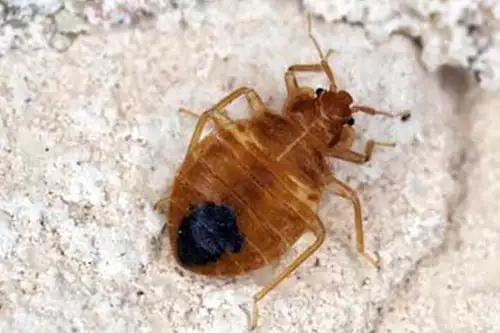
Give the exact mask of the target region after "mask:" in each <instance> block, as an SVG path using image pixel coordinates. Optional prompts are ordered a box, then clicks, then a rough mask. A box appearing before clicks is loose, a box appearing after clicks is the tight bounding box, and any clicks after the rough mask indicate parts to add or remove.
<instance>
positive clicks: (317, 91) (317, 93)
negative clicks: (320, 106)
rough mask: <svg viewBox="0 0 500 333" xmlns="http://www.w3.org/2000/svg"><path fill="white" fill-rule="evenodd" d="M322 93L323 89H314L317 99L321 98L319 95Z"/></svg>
mask: <svg viewBox="0 0 500 333" xmlns="http://www.w3.org/2000/svg"><path fill="white" fill-rule="evenodd" d="M324 92H325V89H323V88H318V89H316V95H317V96H318V97H319V96H321V94H322V93H324Z"/></svg>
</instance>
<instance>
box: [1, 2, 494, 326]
mask: <svg viewBox="0 0 500 333" xmlns="http://www.w3.org/2000/svg"><path fill="white" fill-rule="evenodd" d="M229 3H231V5H229ZM266 3H267V4H265V5H264V4H263V1H259V0H254V1H248V2H241V3H237V4H236V5H235V4H234V3H233V2H232V1H229V0H228V1H223V2H221V3H220V4H219V5H205V6H203V7H202V8H201V9H198V10H194V9H193V10H190V11H185V12H184V14H185V17H184V18H183V19H182V20H181V21H182V22H184V23H183V24H180V23H179V20H180V17H179V16H178V15H177V14H178V12H176V13H177V14H165V15H161V16H159V17H158V20H157V21H156V22H155V26H154V27H149V28H147V29H146V28H137V29H127V30H124V31H121V32H119V33H112V34H90V35H88V36H81V37H79V38H77V39H76V40H75V42H74V44H73V45H72V47H70V48H69V49H68V50H67V51H66V52H64V53H57V52H55V51H52V50H49V49H45V48H42V49H40V50H38V51H30V52H27V51H25V50H22V49H21V50H17V51H12V52H9V53H7V54H6V55H5V56H4V57H3V58H2V62H0V77H2V78H4V79H3V80H2V81H0V92H1V93H0V110H2V113H1V120H2V121H1V122H0V148H1V150H0V152H1V154H2V155H1V156H0V172H1V174H2V182H1V189H2V191H1V192H0V257H1V258H2V260H1V261H0V314H1V315H0V331H2V332H4V331H5V332H16V333H17V332H30V333H31V332H68V331H72V332H160V331H161V332H221V333H222V332H233V333H235V332H244V331H246V329H247V316H246V314H245V312H244V311H243V309H249V308H250V305H251V303H250V301H251V297H252V295H253V294H254V293H255V292H257V291H258V290H259V288H261V287H262V286H263V285H264V284H265V282H266V281H268V280H269V278H270V276H272V275H273V274H275V273H276V272H277V271H278V270H279V268H278V267H274V268H272V269H267V270H264V271H263V272H260V273H258V274H254V275H253V276H251V277H248V278H242V279H238V280H235V281H233V280H229V281H221V280H213V279H204V278H200V277H196V276H192V275H190V274H187V273H185V272H182V271H180V270H179V269H178V268H176V266H175V264H174V262H173V258H172V256H171V255H170V254H169V253H168V250H169V247H168V244H165V242H163V240H164V239H163V237H161V236H160V230H161V228H162V225H163V223H164V222H165V220H164V218H163V217H162V216H160V215H158V214H157V213H155V212H153V211H152V204H153V203H154V202H155V201H156V200H157V199H158V198H160V197H162V196H163V195H165V194H166V193H167V192H168V188H169V185H170V184H171V182H172V179H173V177H174V173H175V170H176V169H177V167H178V166H179V164H180V163H181V162H182V159H183V156H184V152H185V150H186V148H187V144H188V142H189V139H190V136H191V134H192V131H193V129H194V126H195V123H196V121H195V120H194V119H193V118H190V117H184V116H180V115H179V114H178V113H177V109H178V108H179V107H181V106H182V107H186V108H189V109H191V110H193V111H195V112H198V113H200V112H201V111H202V110H203V109H205V108H208V107H210V106H211V105H212V104H214V103H215V102H216V101H217V100H219V99H220V98H222V97H223V96H224V95H225V94H227V93H229V92H230V91H231V90H232V89H235V88H237V87H239V86H241V85H248V86H251V87H254V88H255V89H256V90H257V91H258V92H260V94H261V96H262V98H263V100H264V101H265V102H266V103H268V105H269V106H270V107H272V108H273V109H275V110H276V111H278V110H279V107H280V105H281V103H282V102H283V100H284V97H285V95H284V94H285V87H284V83H283V73H284V71H285V70H286V68H287V67H288V66H289V65H290V64H293V63H310V62H316V61H318V56H317V54H316V52H315V50H314V48H313V45H312V43H311V41H310V40H309V39H308V38H307V34H306V31H305V20H304V16H303V13H302V12H300V11H299V9H298V8H297V6H296V4H292V3H289V4H284V3H282V2H266ZM183 6H184V5H183ZM255 8H259V10H258V11H255V10H254V9H255ZM314 30H315V33H316V34H317V36H318V38H319V40H320V44H321V45H322V46H323V48H325V49H326V48H329V47H333V48H335V50H336V52H335V54H334V55H333V56H332V58H331V61H330V63H331V65H332V67H333V68H334V71H335V73H336V75H337V81H338V84H339V86H341V87H342V88H345V89H348V90H349V91H350V92H351V93H352V94H353V96H354V97H355V99H356V100H357V102H358V103H360V104H368V105H371V106H374V107H377V108H381V109H385V110H389V111H393V112H397V111H401V110H402V109H411V110H412V112H413V116H412V118H411V119H410V120H409V121H408V122H404V123H403V122H400V121H399V120H393V119H384V118H382V117H368V116H359V117H357V119H356V127H357V128H358V134H359V138H358V139H359V140H358V142H357V143H356V145H355V148H356V149H357V150H361V149H362V146H363V144H364V143H365V142H366V140H367V139H369V138H374V139H377V140H393V141H396V142H397V143H398V146H397V147H396V148H384V149H382V148H380V149H377V150H376V151H375V153H374V156H373V161H372V162H370V163H368V164H366V165H363V166H357V165H352V164H348V163H340V162H335V163H334V166H335V168H336V170H337V172H338V176H339V178H340V179H343V180H345V181H346V182H347V183H348V184H349V185H351V186H352V187H354V188H355V189H357V190H359V193H360V198H361V201H362V203H363V213H364V215H365V225H366V227H365V231H366V247H367V250H369V251H373V252H377V253H378V254H379V255H380V257H381V259H382V261H383V268H382V270H381V271H380V272H376V271H375V270H374V269H372V268H371V267H370V266H368V265H367V264H366V262H365V261H364V260H363V259H362V258H360V257H359V256H358V255H357V254H356V252H355V250H354V244H353V232H354V228H353V216H352V208H351V206H350V205H349V203H347V202H345V201H343V200H342V199H340V198H337V197H333V196H326V197H325V200H324V202H323V204H322V207H321V210H320V212H319V214H320V216H321V217H322V219H323V221H324V222H325V224H326V226H327V230H328V235H327V240H326V242H325V244H324V246H323V247H322V248H321V249H320V250H319V251H318V252H317V253H316V254H315V255H314V256H313V258H311V259H310V260H309V261H307V263H305V264H304V265H303V266H301V268H300V269H299V270H298V271H297V272H296V273H295V274H294V275H293V276H292V277H291V278H290V279H288V280H286V281H285V282H284V283H283V284H282V285H280V287H279V288H277V289H276V290H275V291H274V292H273V293H271V294H269V296H268V297H266V298H265V299H264V301H263V302H262V304H261V321H260V326H259V328H258V331H259V332H282V331H288V332H316V331H339V332H344V331H345V332H372V331H373V330H377V329H380V330H381V329H382V328H387V329H390V328H393V330H400V329H401V327H403V328H404V329H407V330H411V329H413V330H415V325H416V324H412V323H417V322H418V320H421V322H419V324H418V327H417V330H418V329H421V330H422V331H424V326H425V324H426V323H427V320H428V319H426V318H428V317H427V316H428V313H429V312H432V308H430V307H429V304H428V303H426V301H427V300H428V299H434V300H435V299H436V297H437V296H436V295H438V294H437V293H435V292H434V291H433V289H431V288H434V286H433V285H430V284H432V283H434V282H433V280H432V277H429V276H427V275H425V274H432V272H433V271H429V273H426V270H425V267H424V268H422V265H421V264H420V263H421V262H422V261H425V260H427V259H426V258H428V257H429V256H433V255H434V254H435V253H436V252H439V251H442V248H443V247H448V246H449V239H448V236H447V235H449V232H446V231H447V230H449V229H450V225H455V224H457V225H461V226H463V227H461V228H462V229H461V232H464V233H469V234H468V236H467V237H470V238H467V239H468V241H467V242H469V243H468V244H471V245H470V246H466V247H461V248H458V250H457V251H459V252H458V253H457V254H456V257H455V259H454V261H447V259H446V257H445V256H437V257H436V258H437V259H436V260H434V261H430V262H429V264H428V265H429V266H431V268H432V269H434V270H436V271H439V272H443V273H442V274H443V275H442V276H443V278H442V279H441V280H440V281H439V286H440V287H439V288H441V289H442V292H443V293H445V292H446V290H445V288H446V286H447V285H446V283H447V282H444V281H447V279H450V280H451V281H454V282H452V288H457V289H454V291H456V292H455V293H451V292H450V293H448V294H446V295H445V294H443V295H444V296H450V295H451V296H452V298H448V300H450V302H451V301H454V303H453V305H454V306H455V308H454V310H453V311H454V314H456V316H461V318H462V321H460V322H459V321H454V322H450V323H448V325H455V326H450V327H452V328H457V329H459V328H461V327H465V328H467V329H469V330H470V329H472V327H473V326H472V325H473V324H474V325H477V328H476V329H475V330H476V331H486V330H487V329H488V327H490V328H491V326H488V325H494V321H493V320H492V321H491V322H488V321H487V319H488V316H490V318H492V316H493V315H492V313H495V312H494V311H493V309H494V306H498V303H497V301H496V298H495V297H494V296H493V295H494V290H496V289H488V288H489V287H488V288H486V289H484V288H483V289H481V285H480V284H479V283H478V284H477V286H478V288H476V289H475V287H474V285H472V286H471V287H468V288H465V289H459V288H458V285H459V284H460V283H461V282H462V281H463V279H464V278H463V277H460V276H459V275H454V274H453V272H454V270H463V271H464V272H470V271H474V270H475V271H476V272H477V274H478V275H480V274H481V270H483V271H484V267H483V266H478V265H480V264H481V260H483V259H484V256H485V255H486V254H490V255H492V254H494V253H495V250H494V248H493V245H494V236H493V235H494V234H493V233H491V232H489V233H486V230H488V228H493V227H492V223H493V222H492V221H493V218H492V216H494V214H495V212H494V209H496V208H494V207H492V206H491V205H488V201H487V200H488V198H492V197H493V198H494V196H489V194H493V190H491V191H490V192H488V191H485V192H481V188H490V187H488V186H492V185H489V183H488V182H487V179H492V182H493V181H494V179H495V174H494V173H493V171H488V170H490V169H489V168H492V167H493V165H494V164H493V163H494V158H495V156H496V155H495V154H494V151H493V149H494V148H495V145H494V141H493V138H494V136H493V135H495V134H494V132H492V131H493V128H494V127H493V126H494V118H493V117H494V113H493V112H491V113H488V112H486V111H484V110H483V108H482V107H476V108H474V111H473V112H472V113H471V116H470V119H468V120H467V121H465V120H464V113H460V112H456V108H457V106H458V104H459V103H458V102H457V100H458V96H459V93H457V92H456V91H454V90H450V89H448V88H447V84H446V82H444V81H443V79H442V78H441V77H440V76H439V75H438V74H437V73H435V74H429V73H427V72H426V71H425V70H424V69H422V68H421V64H420V62H419V56H418V51H417V50H416V49H415V46H414V45H413V44H412V43H411V42H410V41H408V40H406V39H405V38H404V37H402V36H394V37H391V38H390V39H389V41H388V42H386V43H382V44H381V45H379V46H377V47H373V46H372V45H371V44H370V42H369V41H368V40H367V38H366V36H365V32H364V30H363V29H362V28H360V27H352V26H349V25H333V24H330V23H325V22H319V21H315V22H314ZM301 82H304V83H307V84H311V85H313V86H315V87H316V86H321V85H324V84H325V78H324V77H322V76H320V75H304V76H301ZM471 105H472V104H471ZM466 106H467V105H466ZM230 110H231V113H232V114H233V115H234V116H235V117H242V116H244V115H246V111H245V103H244V102H243V101H239V102H237V103H235V104H234V106H233V107H231V108H230ZM464 112H466V111H464ZM465 114H468V113H465ZM482 117H486V118H484V119H485V120H482V121H481V122H479V121H478V122H477V124H478V125H477V127H474V126H473V125H470V126H471V128H473V130H470V131H468V130H467V129H464V126H463V124H464V123H465V124H475V123H476V120H479V119H483V118H482ZM489 117H491V118H489ZM469 132H470V133H472V134H471V138H470V139H469V138H468V135H469ZM490 133H491V134H490ZM486 138H488V139H486ZM476 140H486V141H488V140H489V141H488V142H489V145H479V144H476ZM469 141H470V142H469ZM466 145H471V147H472V148H471V149H472V150H471V151H473V152H476V153H475V155H474V154H471V155H470V156H469V155H467V159H468V160H470V161H473V162H474V163H476V164H471V165H475V168H476V169H474V170H472V169H471V171H470V172H471V174H474V175H475V177H476V178H470V180H472V179H477V181H476V183H474V184H468V183H466V182H465V180H466V179H468V178H466V177H465V176H463V172H465V171H463V170H462V171H460V172H459V173H458V174H457V173H456V171H455V169H456V166H457V165H461V158H463V156H464V153H463V152H464V151H465V148H464V147H465V146H466ZM488 147H489V148H488ZM483 154H484V156H485V157H484V159H483V158H478V156H482V155H483ZM488 156H489V157H488ZM471 163H472V162H471ZM483 170H486V171H483ZM497 178H498V177H497ZM497 178H496V179H497ZM466 185H467V186H469V187H474V188H475V190H476V191H477V193H482V194H481V195H482V196H483V197H484V199H483V200H481V201H480V200H474V198H475V197H473V196H470V198H471V199H470V200H469V199H467V200H465V199H463V198H462V197H461V196H463V195H465V194H464V193H466V191H464V190H463V188H464V186H466ZM469 195H472V194H467V198H469ZM462 201H463V202H468V203H469V205H470V207H469V208H467V214H465V213H464V216H466V217H467V216H470V219H468V220H467V219H459V218H457V217H455V216H459V215H460V214H459V213H456V209H455V208H456V207H455V206H457V205H458V204H459V203H461V202H462ZM464 209H465V208H464ZM464 211H465V210H464ZM490 213H491V215H487V214H490ZM450 221H453V223H452V222H450ZM481 226H482V227H484V229H481V230H479V229H474V228H479V227H481ZM478 230H479V231H478ZM485 238H486V239H485ZM464 239H465V236H464ZM488 239H491V243H490V242H489V241H488ZM160 240H161V242H160ZM304 241H307V238H306V239H304ZM474 244H475V246H473V245H474ZM301 245H304V242H301ZM292 253H293V251H292ZM463 256H466V258H468V259H467V261H465V260H464V259H461V260H462V261H460V260H459V258H463ZM491 260H494V258H493V257H491ZM465 262H467V263H468V265H469V266H463V265H464V263H465ZM434 266H435V267H434ZM449 266H451V267H449ZM490 268H491V269H492V270H493V269H494V266H493V265H490ZM420 270H422V273H420ZM492 273H493V272H492ZM420 274H422V277H421V278H420ZM492 276H493V275H485V276H484V277H480V278H484V279H487V278H488V277H492ZM480 278H479V277H478V280H477V281H479V282H481V283H483V282H484V281H485V280H480ZM413 280H416V281H417V282H418V283H417V282H415V283H410V282H411V281H413ZM408 281H410V282H408ZM482 285H487V284H486V282H484V283H483V284H482ZM453 286H454V287H453ZM405 288H406V289H408V288H410V289H411V290H409V291H408V295H410V296H408V295H407V294H404V293H402V292H401V290H406V289H405ZM421 290H423V291H421ZM414 292H417V294H416V295H417V296H418V297H422V295H425V294H428V295H431V296H432V297H428V298H420V301H418V302H415V301H413V300H412V299H411V298H410V297H412V296H411V295H413V294H412V293H414ZM481 293H483V294H481ZM457 295H458V296H457ZM471 295H472V296H471ZM481 295H483V296H481ZM484 295H486V296H484ZM444 296H443V297H444ZM451 296H450V297H451ZM460 297H463V298H460ZM466 301H469V302H472V303H470V304H472V306H477V304H480V305H481V306H482V307H484V308H486V307H487V308H488V309H489V311H490V312H483V313H481V314H479V313H477V312H474V311H472V312H471V311H469V313H465V312H464V311H465V309H466V303H465V302H466ZM434 302H435V301H434ZM460 302H462V303H463V304H464V305H463V306H462V303H460ZM474 302H475V303H474ZM408 303H412V304H411V307H409V308H408V307H407V304H408ZM476 303H477V304H476ZM442 304H446V303H442ZM431 306H432V304H431ZM469 306H470V305H469ZM422 308H423V309H426V310H425V311H421V309H422ZM405 309H412V312H411V313H409V312H408V313H409V315H408V317H406V318H412V320H414V321H413V322H412V323H410V324H408V321H407V320H406V321H405V320H402V319H400V318H402V317H403V318H404V316H405V315H407V314H408V313H407V312H405V311H407V310H405ZM391 311H392V312H391ZM408 311H409V310H408ZM426 311H428V312H426ZM391 313H392V315H391ZM413 314H414V315H415V316H417V315H418V317H414V316H413ZM443 318H446V317H443ZM446 319H448V318H446ZM460 323H463V324H460ZM412 325H413V326H412ZM436 325H437V324H436ZM458 325H463V326H458ZM497 328H498V327H497ZM451 330H453V329H450V331H451Z"/></svg>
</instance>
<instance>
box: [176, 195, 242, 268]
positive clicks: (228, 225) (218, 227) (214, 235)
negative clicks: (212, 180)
mask: <svg viewBox="0 0 500 333" xmlns="http://www.w3.org/2000/svg"><path fill="white" fill-rule="evenodd" d="M236 222H237V221H236V215H235V214H234V212H233V211H232V210H231V208H229V207H227V206H224V205H219V204H216V203H213V202H205V203H202V204H199V205H196V206H193V207H192V210H191V212H190V213H189V215H188V216H186V217H185V218H184V219H183V220H182V223H181V225H180V227H179V230H178V232H177V234H178V242H177V247H178V248H177V251H178V255H179V260H180V262H181V263H182V264H184V265H186V266H194V265H206V264H208V263H211V262H216V261H217V260H219V259H220V257H221V256H222V254H223V253H224V251H229V252H232V253H239V252H240V251H241V249H242V247H243V235H242V234H241V233H240V231H239V229H238V225H237V223H236Z"/></svg>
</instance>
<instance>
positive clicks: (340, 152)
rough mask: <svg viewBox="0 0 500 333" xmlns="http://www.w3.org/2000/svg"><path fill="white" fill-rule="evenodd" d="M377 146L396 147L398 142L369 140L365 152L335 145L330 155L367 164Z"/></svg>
mask: <svg viewBox="0 0 500 333" xmlns="http://www.w3.org/2000/svg"><path fill="white" fill-rule="evenodd" d="M375 146H385V147H395V146H396V144H395V143H394V142H381V141H374V140H368V142H367V143H366V145H365V153H364V154H361V153H358V152H355V151H353V150H351V149H349V148H345V149H342V148H341V147H334V148H333V149H332V150H330V151H329V152H328V156H330V157H335V158H339V159H341V160H344V161H347V162H352V163H356V164H365V163H367V162H368V161H370V159H371V157H372V153H373V149H374V148H375Z"/></svg>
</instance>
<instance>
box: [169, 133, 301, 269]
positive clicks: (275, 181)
mask: <svg viewBox="0 0 500 333" xmlns="http://www.w3.org/2000/svg"><path fill="white" fill-rule="evenodd" d="M223 136H224V138H221V137H220V136H219V137H218V135H217V136H213V137H211V138H210V139H209V140H208V141H205V142H204V143H202V145H203V147H200V150H199V152H200V155H199V157H198V158H197V159H196V160H191V161H190V162H189V163H186V164H184V165H183V167H182V170H181V172H180V174H179V176H178V177H177V179H176V182H175V184H174V188H173V191H172V196H171V199H172V205H171V209H170V213H169V219H170V223H171V225H170V227H169V236H170V240H171V243H172V246H174V249H176V250H177V248H178V247H179V246H180V247H183V246H184V245H182V244H178V242H179V241H180V242H182V241H184V242H186V243H187V244H189V243H190V242H191V244H192V243H193V242H194V240H193V239H187V240H181V239H180V238H179V239H177V238H178V237H177V232H178V230H181V228H182V226H181V223H183V222H182V221H185V220H186V218H189V216H190V214H191V213H189V212H188V211H187V207H188V206H189V205H194V206H196V205H198V204H200V203H204V202H207V201H212V202H215V203H216V204H218V205H223V206H226V207H229V208H230V209H231V210H232V211H233V212H234V214H235V216H236V225H237V227H238V228H239V232H240V233H241V235H242V237H243V244H242V248H241V251H239V252H238V251H234V252H232V251H230V250H231V249H229V250H228V249H227V248H226V249H225V250H222V251H221V253H220V256H219V253H218V251H213V253H211V255H208V256H206V254H202V255H201V258H193V257H189V256H188V258H184V259H183V258H182V257H180V256H179V262H180V263H181V264H183V261H187V262H191V261H196V260H197V261H199V262H205V264H204V265H196V266H192V265H191V266H189V265H186V264H183V266H184V267H185V268H187V269H190V270H192V271H195V272H197V273H200V274H206V275H238V274H243V273H246V272H248V271H251V270H254V269H257V268H260V267H262V266H263V265H266V264H269V263H270V262H271V261H272V260H274V259H276V258H277V257H278V256H279V255H281V254H283V253H284V252H285V251H286V250H287V249H288V247H289V246H290V245H292V244H293V243H294V242H295V241H296V239H297V238H298V237H300V236H301V235H302V234H303V233H304V232H305V231H306V230H307V227H308V225H307V218H306V217H304V216H303V215H301V212H302V213H303V212H304V208H303V207H302V208H300V207H299V206H300V204H298V203H297V200H296V199H293V194H292V193H285V192H287V191H286V188H285V187H286V186H285V185H283V183H282V182H280V179H279V178H280V177H282V176H283V175H280V174H276V173H273V172H271V171H270V170H269V169H268V166H267V165H266V164H265V163H264V162H263V161H262V160H259V159H258V158H256V157H255V156H254V155H252V154H250V153H249V152H248V151H246V149H245V147H244V146H242V145H240V144H238V142H237V141H231V140H230V139H231V135H230V133H225V134H224V135H223ZM226 139H227V140H226ZM233 139H234V138H233ZM183 207H185V208H183ZM297 209H299V211H300V212H297ZM232 245H234V244H232ZM218 249H221V246H219V247H218ZM182 251H185V250H182ZM203 251H205V250H203ZM207 257H208V259H207Z"/></svg>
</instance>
